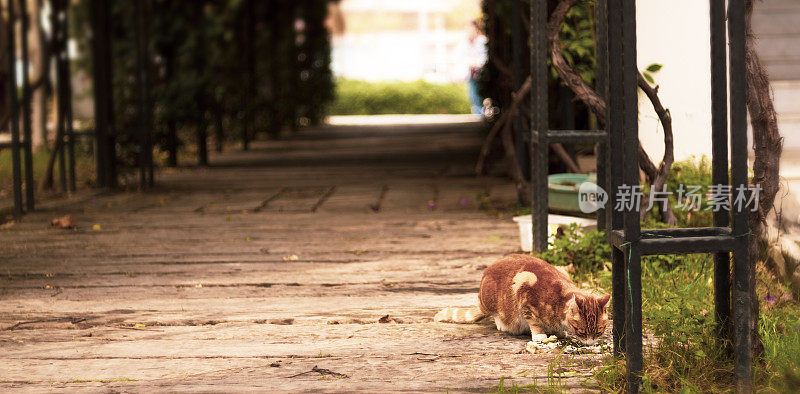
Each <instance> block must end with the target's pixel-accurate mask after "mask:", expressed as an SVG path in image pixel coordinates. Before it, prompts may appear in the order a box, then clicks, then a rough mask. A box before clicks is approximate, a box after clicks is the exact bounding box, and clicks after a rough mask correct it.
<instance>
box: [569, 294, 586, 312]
mask: <svg viewBox="0 0 800 394" xmlns="http://www.w3.org/2000/svg"><path fill="white" fill-rule="evenodd" d="M572 296H573V297H574V298H575V306H577V307H578V309H583V306H584V305H585V304H586V299H585V298H584V297H583V296H582V295H581V294H578V293H572Z"/></svg>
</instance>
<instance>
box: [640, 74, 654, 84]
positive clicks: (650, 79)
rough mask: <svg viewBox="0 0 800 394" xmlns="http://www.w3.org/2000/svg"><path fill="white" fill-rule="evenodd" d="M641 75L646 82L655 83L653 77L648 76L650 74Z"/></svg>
mask: <svg viewBox="0 0 800 394" xmlns="http://www.w3.org/2000/svg"><path fill="white" fill-rule="evenodd" d="M643 75H644V79H646V80H647V82H650V83H656V81H655V79H653V76H652V75H650V73H643Z"/></svg>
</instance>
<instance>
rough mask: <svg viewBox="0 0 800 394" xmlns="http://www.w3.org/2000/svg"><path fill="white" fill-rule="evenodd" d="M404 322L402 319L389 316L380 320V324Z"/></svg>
mask: <svg viewBox="0 0 800 394" xmlns="http://www.w3.org/2000/svg"><path fill="white" fill-rule="evenodd" d="M402 322H403V321H402V320H400V319H395V318H393V317H391V316H389V315H384V316H383V317H381V318H380V319H378V323H384V324H385V323H402Z"/></svg>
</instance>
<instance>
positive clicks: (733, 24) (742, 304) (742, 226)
mask: <svg viewBox="0 0 800 394" xmlns="http://www.w3.org/2000/svg"><path fill="white" fill-rule="evenodd" d="M728 41H729V49H730V51H729V58H728V59H729V71H728V72H729V76H730V89H731V92H730V111H731V113H730V133H731V188H732V190H734V191H735V190H739V189H740V188H745V187H747V185H748V182H747V105H746V94H747V78H746V68H745V5H744V0H729V1H728ZM732 208H733V227H732V234H731V235H733V236H734V237H736V238H740V239H741V241H742V242H740V243H738V245H739V246H738V247H737V248H736V249H735V250H734V251H733V274H734V278H733V322H734V338H733V342H734V344H735V346H736V348H735V353H734V359H735V371H736V389H737V391H738V392H740V393H744V392H751V391H752V389H751V380H750V379H751V354H750V345H751V343H750V342H751V337H750V326H751V324H752V322H751V319H752V318H753V317H752V316H751V313H750V285H751V284H750V280H751V270H752V267H751V266H750V261H749V256H748V245H749V242H747V241H748V240H749V237H750V236H749V229H748V223H747V220H748V213H749V212H748V211H747V207H745V206H744V204H739V205H738V206H734V207H732Z"/></svg>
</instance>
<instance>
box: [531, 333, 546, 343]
mask: <svg viewBox="0 0 800 394" xmlns="http://www.w3.org/2000/svg"><path fill="white" fill-rule="evenodd" d="M546 340H547V334H533V335H531V342H544V341H546Z"/></svg>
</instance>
